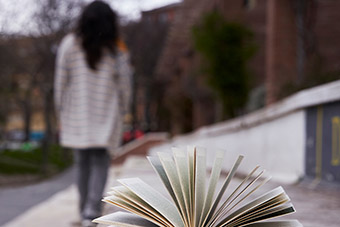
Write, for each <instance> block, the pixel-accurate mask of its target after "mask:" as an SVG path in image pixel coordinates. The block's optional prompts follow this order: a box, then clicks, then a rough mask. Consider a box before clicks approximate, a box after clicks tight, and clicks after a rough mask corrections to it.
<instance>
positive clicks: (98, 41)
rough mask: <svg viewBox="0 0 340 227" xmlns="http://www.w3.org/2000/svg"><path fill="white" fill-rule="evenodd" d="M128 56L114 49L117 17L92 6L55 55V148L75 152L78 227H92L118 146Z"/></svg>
mask: <svg viewBox="0 0 340 227" xmlns="http://www.w3.org/2000/svg"><path fill="white" fill-rule="evenodd" d="M130 80H131V69H130V66H129V60H128V53H127V52H126V50H125V49H124V48H122V47H121V45H119V44H118V28H117V16H116V14H115V12H114V11H113V10H112V9H111V8H110V6H109V5H108V4H106V3H104V2H102V1H94V2H92V3H91V4H89V5H88V6H87V7H86V8H85V9H84V11H83V12H82V14H81V16H80V19H79V22H78V25H77V28H76V31H75V32H74V33H71V34H68V35H67V36H66V37H64V39H63V40H62V42H61V44H60V47H59V49H58V54H57V62H56V74H55V94H54V95H55V105H56V112H57V116H58V118H59V121H60V130H61V132H60V142H61V144H62V145H63V146H64V147H68V148H72V149H73V150H75V161H76V167H77V185H78V189H79V200H80V203H79V210H80V216H81V218H82V226H94V224H93V223H92V222H91V220H92V219H94V218H96V217H98V216H99V215H100V214H101V198H102V194H103V190H104V187H105V183H106V178H107V171H108V167H109V162H110V158H109V153H108V151H114V150H115V148H117V147H118V146H119V142H120V141H121V135H122V122H123V119H122V115H123V113H124V112H126V111H127V107H128V104H129V103H128V101H129V96H130V90H131V86H130Z"/></svg>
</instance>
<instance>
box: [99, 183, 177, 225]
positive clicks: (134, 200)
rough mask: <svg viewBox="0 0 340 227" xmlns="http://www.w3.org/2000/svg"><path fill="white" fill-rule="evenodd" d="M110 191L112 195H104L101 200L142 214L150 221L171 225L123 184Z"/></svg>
mask: <svg viewBox="0 0 340 227" xmlns="http://www.w3.org/2000/svg"><path fill="white" fill-rule="evenodd" d="M112 193H113V195H112V196H107V197H105V198H104V199H103V201H104V202H108V203H112V204H119V206H121V208H123V209H125V210H128V211H130V212H133V213H136V214H138V215H142V216H143V217H145V218H146V219H148V220H150V221H156V222H157V223H163V224H164V225H167V226H170V225H171V224H170V222H169V221H168V220H167V219H165V218H164V217H163V216H162V215H161V214H160V213H159V212H158V211H157V210H155V209H154V208H153V207H151V206H150V205H149V204H148V203H146V202H145V201H144V200H142V199H141V198H140V197H138V196H137V195H136V194H134V193H133V192H132V191H130V190H129V189H127V188H125V187H123V186H118V187H114V188H113V191H112ZM150 218H151V219H150Z"/></svg>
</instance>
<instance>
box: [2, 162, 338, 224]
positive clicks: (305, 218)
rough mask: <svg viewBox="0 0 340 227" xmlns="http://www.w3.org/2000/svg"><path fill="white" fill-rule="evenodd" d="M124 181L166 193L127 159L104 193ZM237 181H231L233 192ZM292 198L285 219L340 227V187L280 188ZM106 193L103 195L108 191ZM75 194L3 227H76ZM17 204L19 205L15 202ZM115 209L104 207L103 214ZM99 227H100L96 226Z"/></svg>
mask: <svg viewBox="0 0 340 227" xmlns="http://www.w3.org/2000/svg"><path fill="white" fill-rule="evenodd" d="M126 177H140V178H142V179H143V180H144V181H146V182H147V183H148V184H150V185H152V186H153V187H154V188H156V189H157V190H159V191H161V192H162V193H163V194H166V193H165V189H164V188H163V186H162V184H161V182H160V180H159V179H158V176H156V174H155V173H154V172H153V170H152V167H151V166H150V165H149V164H148V162H147V160H146V159H144V158H137V157H130V158H129V159H128V160H127V161H126V162H125V163H124V165H122V166H113V167H111V169H110V174H109V180H108V183H107V190H108V189H109V188H110V187H112V186H114V185H116V184H117V183H116V179H119V178H126ZM238 182H239V180H235V181H233V185H231V188H233V187H234V186H235V185H237V183H238ZM276 186H278V184H277V183H275V182H271V183H268V184H267V185H265V186H264V187H263V188H262V192H263V191H264V190H269V189H271V188H274V187H276ZM283 187H284V188H285V190H286V192H287V194H288V195H289V197H290V198H291V200H292V202H293V204H294V205H295V208H296V210H297V212H296V213H295V214H293V215H290V217H285V219H298V220H299V221H300V222H301V223H302V224H303V225H304V226H305V227H323V226H327V227H339V223H340V215H339V214H340V186H339V185H327V184H324V185H322V184H321V185H318V186H317V187H316V188H312V183H311V182H303V183H300V184H297V185H283ZM107 190H106V191H107ZM77 199H78V198H77V192H76V188H75V186H74V185H72V186H70V187H68V188H67V189H65V190H62V191H60V192H59V193H57V194H55V195H54V196H52V197H51V198H49V199H47V200H46V201H44V202H42V203H40V204H38V205H36V206H34V207H32V208H31V209H29V210H27V211H26V212H24V213H23V214H22V215H20V216H18V217H17V218H15V219H14V220H12V221H10V222H9V223H7V224H5V225H4V227H18V226H28V227H30V226H32V227H47V226H48V227H62V226H65V227H67V226H79V217H78V214H77ZM17 202H18V203H20V201H17ZM115 210H117V208H115V207H113V206H109V205H105V206H104V213H108V212H112V211H115ZM98 227H99V226H98Z"/></svg>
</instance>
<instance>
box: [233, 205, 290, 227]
mask: <svg viewBox="0 0 340 227" xmlns="http://www.w3.org/2000/svg"><path fill="white" fill-rule="evenodd" d="M294 212H295V209H294V207H293V205H292V204H285V205H282V206H279V207H276V208H274V209H272V210H270V211H268V212H265V213H264V214H263V215H261V216H259V217H257V216H256V217H254V218H253V219H250V220H247V221H245V222H242V223H241V224H232V225H230V226H243V225H248V224H251V223H257V222H259V221H263V220H267V219H270V218H274V217H280V216H283V215H287V214H290V213H294ZM226 226H229V224H227V225H226Z"/></svg>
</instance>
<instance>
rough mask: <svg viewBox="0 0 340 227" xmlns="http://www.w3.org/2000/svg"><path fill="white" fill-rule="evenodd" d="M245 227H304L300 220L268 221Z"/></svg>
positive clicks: (245, 226)
mask: <svg viewBox="0 0 340 227" xmlns="http://www.w3.org/2000/svg"><path fill="white" fill-rule="evenodd" d="M243 226H244V227H303V225H302V224H301V223H300V222H299V221H298V220H285V221H266V222H257V223H253V224H248V225H243Z"/></svg>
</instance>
